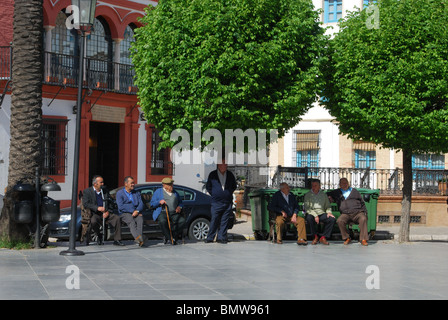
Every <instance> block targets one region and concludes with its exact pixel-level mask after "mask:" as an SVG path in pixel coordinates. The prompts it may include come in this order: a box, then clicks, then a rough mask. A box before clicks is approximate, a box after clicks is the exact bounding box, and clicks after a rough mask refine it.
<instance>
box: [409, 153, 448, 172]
mask: <svg viewBox="0 0 448 320" xmlns="http://www.w3.org/2000/svg"><path fill="white" fill-rule="evenodd" d="M412 168H413V169H432V170H443V169H445V155H443V154H429V153H426V154H414V155H412Z"/></svg>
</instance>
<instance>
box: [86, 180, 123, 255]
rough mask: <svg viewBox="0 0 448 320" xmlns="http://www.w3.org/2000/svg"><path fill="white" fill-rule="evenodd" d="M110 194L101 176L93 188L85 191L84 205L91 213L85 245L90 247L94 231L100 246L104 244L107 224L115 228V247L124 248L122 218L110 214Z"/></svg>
mask: <svg viewBox="0 0 448 320" xmlns="http://www.w3.org/2000/svg"><path fill="white" fill-rule="evenodd" d="M109 197H110V195H109V192H108V191H107V190H106V189H104V180H103V177H101V176H94V177H93V179H92V187H90V188H87V189H85V190H84V191H83V196H82V205H83V206H84V208H85V209H87V210H89V211H90V216H91V217H90V226H89V227H88V229H87V234H86V235H85V241H86V242H85V243H86V245H89V240H90V239H89V238H90V231H91V229H93V230H94V231H95V233H96V234H97V236H98V240H97V242H98V244H103V243H104V240H105V239H104V237H105V233H106V223H107V224H110V225H111V226H113V227H114V229H115V232H114V245H117V246H124V244H123V243H122V242H121V221H120V218H119V217H118V216H117V215H115V214H113V213H110V212H109V208H108V205H107V203H108V199H109ZM101 224H102V226H103V232H102V235H101V236H100V234H101V233H100V230H99V229H100V225H101Z"/></svg>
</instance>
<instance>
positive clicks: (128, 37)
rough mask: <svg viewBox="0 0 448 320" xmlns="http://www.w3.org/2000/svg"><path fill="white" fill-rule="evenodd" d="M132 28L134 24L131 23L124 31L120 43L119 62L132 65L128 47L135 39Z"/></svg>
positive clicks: (129, 47)
mask: <svg viewBox="0 0 448 320" xmlns="http://www.w3.org/2000/svg"><path fill="white" fill-rule="evenodd" d="M134 29H135V26H134V25H132V24H131V25H129V26H127V27H126V30H125V31H124V37H123V40H122V41H121V43H120V63H122V64H127V65H132V59H131V52H130V49H131V45H132V43H133V42H134V41H135V38H134Z"/></svg>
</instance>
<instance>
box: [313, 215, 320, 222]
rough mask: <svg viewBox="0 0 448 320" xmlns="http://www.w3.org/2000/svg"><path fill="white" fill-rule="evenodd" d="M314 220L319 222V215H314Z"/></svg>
mask: <svg viewBox="0 0 448 320" xmlns="http://www.w3.org/2000/svg"><path fill="white" fill-rule="evenodd" d="M314 221H316V223H317V224H319V216H316V217H315V218H314Z"/></svg>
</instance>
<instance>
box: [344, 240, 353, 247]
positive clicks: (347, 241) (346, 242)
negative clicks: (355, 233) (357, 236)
mask: <svg viewBox="0 0 448 320" xmlns="http://www.w3.org/2000/svg"><path fill="white" fill-rule="evenodd" d="M350 242H352V239H350V238H347V239H345V241H344V244H345V245H348V244H349V243H350Z"/></svg>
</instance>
